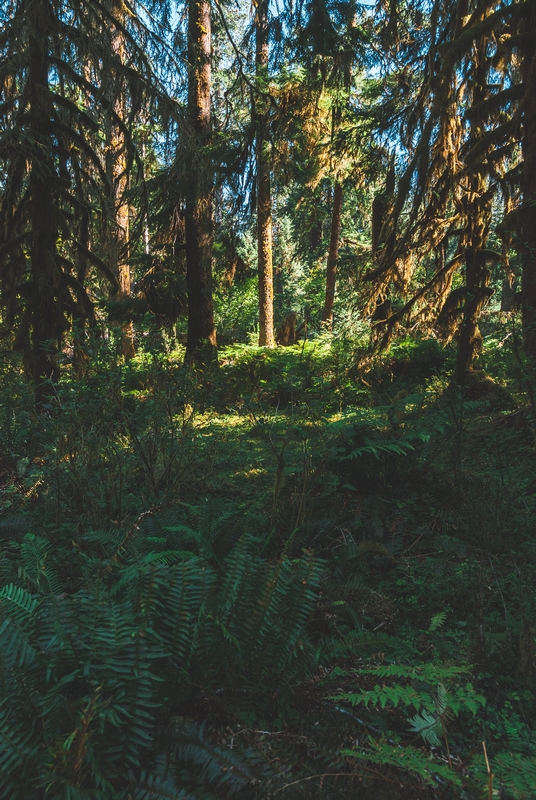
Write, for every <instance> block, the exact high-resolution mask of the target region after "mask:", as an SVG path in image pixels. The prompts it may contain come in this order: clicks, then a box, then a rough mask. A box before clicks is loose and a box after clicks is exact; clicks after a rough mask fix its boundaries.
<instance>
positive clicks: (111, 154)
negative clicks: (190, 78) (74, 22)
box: [106, 0, 135, 359]
mask: <svg viewBox="0 0 536 800" xmlns="http://www.w3.org/2000/svg"><path fill="white" fill-rule="evenodd" d="M108 6H109V10H110V11H112V12H113V13H114V16H116V17H117V19H118V20H119V21H120V22H121V23H124V21H125V12H124V10H123V9H122V7H120V6H119V5H118V4H117V2H116V0H111V2H109V3H108ZM111 48H112V50H113V52H114V54H115V56H116V58H118V59H119V60H120V61H121V63H124V61H125V43H124V41H123V35H122V34H121V33H120V32H118V31H117V30H113V29H112V31H111ZM122 83H123V76H121V75H115V76H113V75H111V76H110V86H109V87H108V95H109V96H108V99H109V100H110V103H111V104H113V110H114V112H115V114H116V115H117V117H118V118H119V119H121V120H122V121H125V119H126V107H125V96H124V93H123V90H122ZM111 107H112V106H111ZM106 138H107V142H106V145H107V147H106V173H107V178H108V181H109V185H110V189H111V196H110V220H109V222H110V231H109V237H108V242H107V245H108V258H109V261H110V267H111V269H112V271H113V273H114V275H115V276H116V278H117V283H118V284H119V291H118V292H116V293H115V294H114V296H113V299H114V300H117V301H121V300H126V299H127V298H128V297H130V263H129V260H130V223H129V207H128V201H127V197H126V195H127V190H128V163H127V162H128V159H127V149H126V142H125V135H124V133H123V131H122V130H121V128H120V127H119V126H118V125H117V124H115V123H114V121H113V120H112V119H111V118H110V119H109V120H108V125H107V130H106ZM112 324H115V325H116V326H117V327H120V328H121V352H122V354H123V356H124V357H125V358H126V359H129V358H132V356H133V355H134V353H135V348H134V326H133V324H132V322H120V323H112Z"/></svg>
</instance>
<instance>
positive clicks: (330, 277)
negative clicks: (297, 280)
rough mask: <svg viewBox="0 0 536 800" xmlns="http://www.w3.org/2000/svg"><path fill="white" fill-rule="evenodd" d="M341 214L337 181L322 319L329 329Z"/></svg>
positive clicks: (340, 192) (340, 198)
mask: <svg viewBox="0 0 536 800" xmlns="http://www.w3.org/2000/svg"><path fill="white" fill-rule="evenodd" d="M341 216H342V186H341V184H340V183H339V182H337V183H336V184H335V189H334V192H333V211H332V214H331V236H330V240H329V252H328V262H327V274H326V298H325V301H324V311H323V313H322V320H323V321H324V322H325V323H327V327H328V329H329V330H331V328H332V326H333V303H334V301H335V281H336V278H337V262H338V260H339V239H340V235H341Z"/></svg>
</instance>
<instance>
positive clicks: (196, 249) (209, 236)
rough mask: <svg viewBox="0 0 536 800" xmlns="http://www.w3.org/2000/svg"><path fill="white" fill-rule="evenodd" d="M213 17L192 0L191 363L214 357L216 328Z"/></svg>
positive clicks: (203, 3)
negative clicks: (207, 148) (207, 152)
mask: <svg viewBox="0 0 536 800" xmlns="http://www.w3.org/2000/svg"><path fill="white" fill-rule="evenodd" d="M211 55H212V53H211V17H210V2H209V0H189V6H188V65H189V73H188V118H189V123H190V126H191V128H192V133H193V135H194V137H195V144H194V146H195V149H196V157H195V159H193V161H194V162H195V163H193V164H192V171H191V179H190V186H189V194H188V198H187V204H186V218H185V229H186V284H187V289H188V339H187V344H186V355H185V363H186V364H197V365H199V366H201V365H203V364H207V363H211V362H214V361H215V360H216V358H217V352H216V329H215V327H214V310H213V303H212V240H213V221H212V214H213V212H212V205H213V202H212V201H213V192H214V176H213V167H212V164H211V160H210V157H208V156H206V155H205V154H204V153H203V152H202V148H203V147H205V146H206V145H207V144H208V142H209V139H210V135H211V132H212V121H211V97H210V92H211V79H212V75H211Z"/></svg>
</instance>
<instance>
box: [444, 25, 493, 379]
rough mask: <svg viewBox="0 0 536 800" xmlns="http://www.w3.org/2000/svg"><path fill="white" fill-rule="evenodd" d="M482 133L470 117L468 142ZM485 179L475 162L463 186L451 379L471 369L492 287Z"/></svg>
mask: <svg viewBox="0 0 536 800" xmlns="http://www.w3.org/2000/svg"><path fill="white" fill-rule="evenodd" d="M486 46H487V39H485V38H482V39H480V40H479V41H478V42H477V43H476V47H475V53H474V59H475V61H474V74H473V76H472V84H473V86H472V105H473V107H475V106H477V105H478V104H479V103H481V102H482V101H483V100H485V98H486V95H487V93H488V89H487V75H486ZM484 134H485V128H484V125H483V120H482V119H480V117H476V118H475V117H473V118H472V120H471V134H470V142H471V146H474V145H476V144H477V142H478V141H480V140H481V139H482V136H483V135H484ZM486 189H487V186H486V179H485V178H484V176H483V174H482V171H481V170H479V168H478V165H475V167H474V168H473V170H472V171H471V172H470V173H469V174H468V177H467V187H466V191H465V192H464V195H463V199H462V205H463V208H464V216H465V231H464V234H463V237H462V240H461V242H460V247H461V248H462V249H463V250H464V252H465V285H466V287H467V300H466V303H465V308H464V314H463V320H462V324H461V326H460V332H459V337H458V350H457V353H456V365H455V368H454V373H453V376H452V380H453V383H463V382H464V381H465V380H466V378H467V376H468V374H469V373H470V371H471V370H472V369H473V365H474V361H475V359H476V357H477V356H478V354H479V352H480V350H481V347H482V336H481V334H480V330H479V327H478V319H479V316H480V312H481V311H482V308H483V307H484V306H485V305H486V303H487V301H488V300H489V298H490V296H491V294H492V293H493V290H492V289H490V288H489V283H490V278H491V272H490V270H489V268H488V266H487V264H486V258H485V256H484V254H483V253H482V250H483V248H484V247H485V246H486V240H487V238H488V234H489V228H490V222H491V197H488V196H487V195H486Z"/></svg>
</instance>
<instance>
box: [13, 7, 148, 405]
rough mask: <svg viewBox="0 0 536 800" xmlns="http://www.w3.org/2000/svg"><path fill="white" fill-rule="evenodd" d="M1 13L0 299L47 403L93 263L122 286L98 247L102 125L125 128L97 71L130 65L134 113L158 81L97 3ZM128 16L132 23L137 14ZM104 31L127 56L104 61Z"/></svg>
mask: <svg viewBox="0 0 536 800" xmlns="http://www.w3.org/2000/svg"><path fill="white" fill-rule="evenodd" d="M2 14H3V17H4V20H5V26H4V30H3V35H2V39H1V41H0V47H1V50H2V62H1V67H0V85H1V86H2V90H3V99H4V103H3V105H2V106H1V107H0V118H1V120H2V132H1V139H0V158H1V160H2V171H3V184H4V192H3V196H2V203H1V207H0V271H1V280H2V302H3V305H4V309H5V324H6V327H7V329H8V331H9V332H11V333H12V334H14V339H13V344H14V347H15V348H16V349H19V350H21V351H22V352H23V355H24V363H25V366H26V370H27V372H28V374H29V375H31V377H32V379H33V382H34V384H35V391H36V399H37V402H38V404H39V405H42V404H43V403H44V402H45V401H46V400H47V398H48V396H49V394H50V392H51V391H53V390H52V389H51V388H50V387H51V382H52V383H53V382H55V381H56V380H57V378H58V374H59V371H58V364H57V357H58V353H59V352H60V350H61V348H62V345H63V342H64V338H65V335H66V334H67V332H68V331H69V329H70V327H71V324H72V321H73V320H75V321H76V322H77V324H78V328H79V330H80V324H81V322H82V321H83V322H85V321H89V323H90V324H93V322H94V310H93V301H92V298H91V296H90V292H89V289H88V286H87V278H88V271H89V270H88V265H90V266H92V267H95V268H96V269H97V271H98V272H99V273H100V274H101V275H103V276H105V277H106V279H107V281H108V282H109V283H110V284H111V286H112V287H113V288H114V289H115V290H117V289H118V288H119V287H118V283H117V278H116V276H115V275H114V273H113V270H112V269H111V264H110V260H109V258H108V253H107V252H106V247H103V246H102V245H103V242H102V232H103V220H104V218H105V216H106V201H105V197H106V196H107V194H109V191H110V186H109V182H108V179H107V174H106V168H105V165H104V159H103V154H102V150H101V148H100V141H99V137H98V133H99V129H100V128H101V126H104V121H105V119H106V118H107V117H108V118H109V116H110V115H111V118H112V120H113V123H114V124H115V125H117V127H118V128H120V129H121V130H122V131H123V133H124V136H125V137H126V141H127V142H128V141H130V133H129V130H128V128H127V126H126V125H125V124H124V123H123V122H122V121H121V119H120V118H119V117H118V115H117V114H116V113H115V110H114V108H113V102H112V99H111V98H110V97H107V96H106V94H105V93H104V92H103V91H102V89H101V87H102V86H103V84H104V82H105V81H104V75H103V71H104V69H105V68H106V67H110V66H112V68H113V69H114V70H116V71H117V74H128V77H129V81H128V86H129V100H128V102H129V106H130V115H131V118H132V117H134V115H135V114H136V109H137V108H139V106H140V104H142V103H144V102H145V99H146V97H147V95H148V94H149V93H151V92H153V93H155V92H156V93H157V92H158V89H156V88H153V87H155V86H157V82H156V81H155V80H154V79H153V76H152V72H151V69H150V65H149V62H148V59H147V57H146V55H145V53H144V52H143V48H142V47H141V41H142V38H140V37H138V39H137V40H136V39H135V38H134V37H133V35H132V34H131V33H129V30H128V29H127V27H126V26H125V25H123V23H122V21H121V19H119V18H118V17H117V16H115V15H114V13H113V12H112V11H111V10H110V11H109V10H107V9H106V8H105V7H103V6H102V5H101V4H100V3H98V2H95V3H93V2H89V3H87V4H85V5H84V7H83V8H81V7H80V6H79V5H78V4H76V3H72V4H71V3H59V2H55V1H53V0H21V2H20V3H17V4H15V3H12V4H10V5H9V7H8V9H7V10H5V11H3V12H2ZM129 25H136V19H135V17H134V16H133V15H132V14H130V15H129ZM110 30H112V31H113V32H114V35H119V34H120V35H121V36H122V37H123V39H124V42H125V46H126V47H128V51H129V65H128V66H126V65H124V64H122V63H121V61H120V59H118V58H117V54H116V53H113V52H112V53H107V55H109V60H108V59H104V60H103V58H102V52H103V48H104V47H105V45H104V44H103V40H104V38H105V37H104V36H103V31H107V32H109V31H110ZM77 344H78V346H79V345H80V339H78V342H77Z"/></svg>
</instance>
